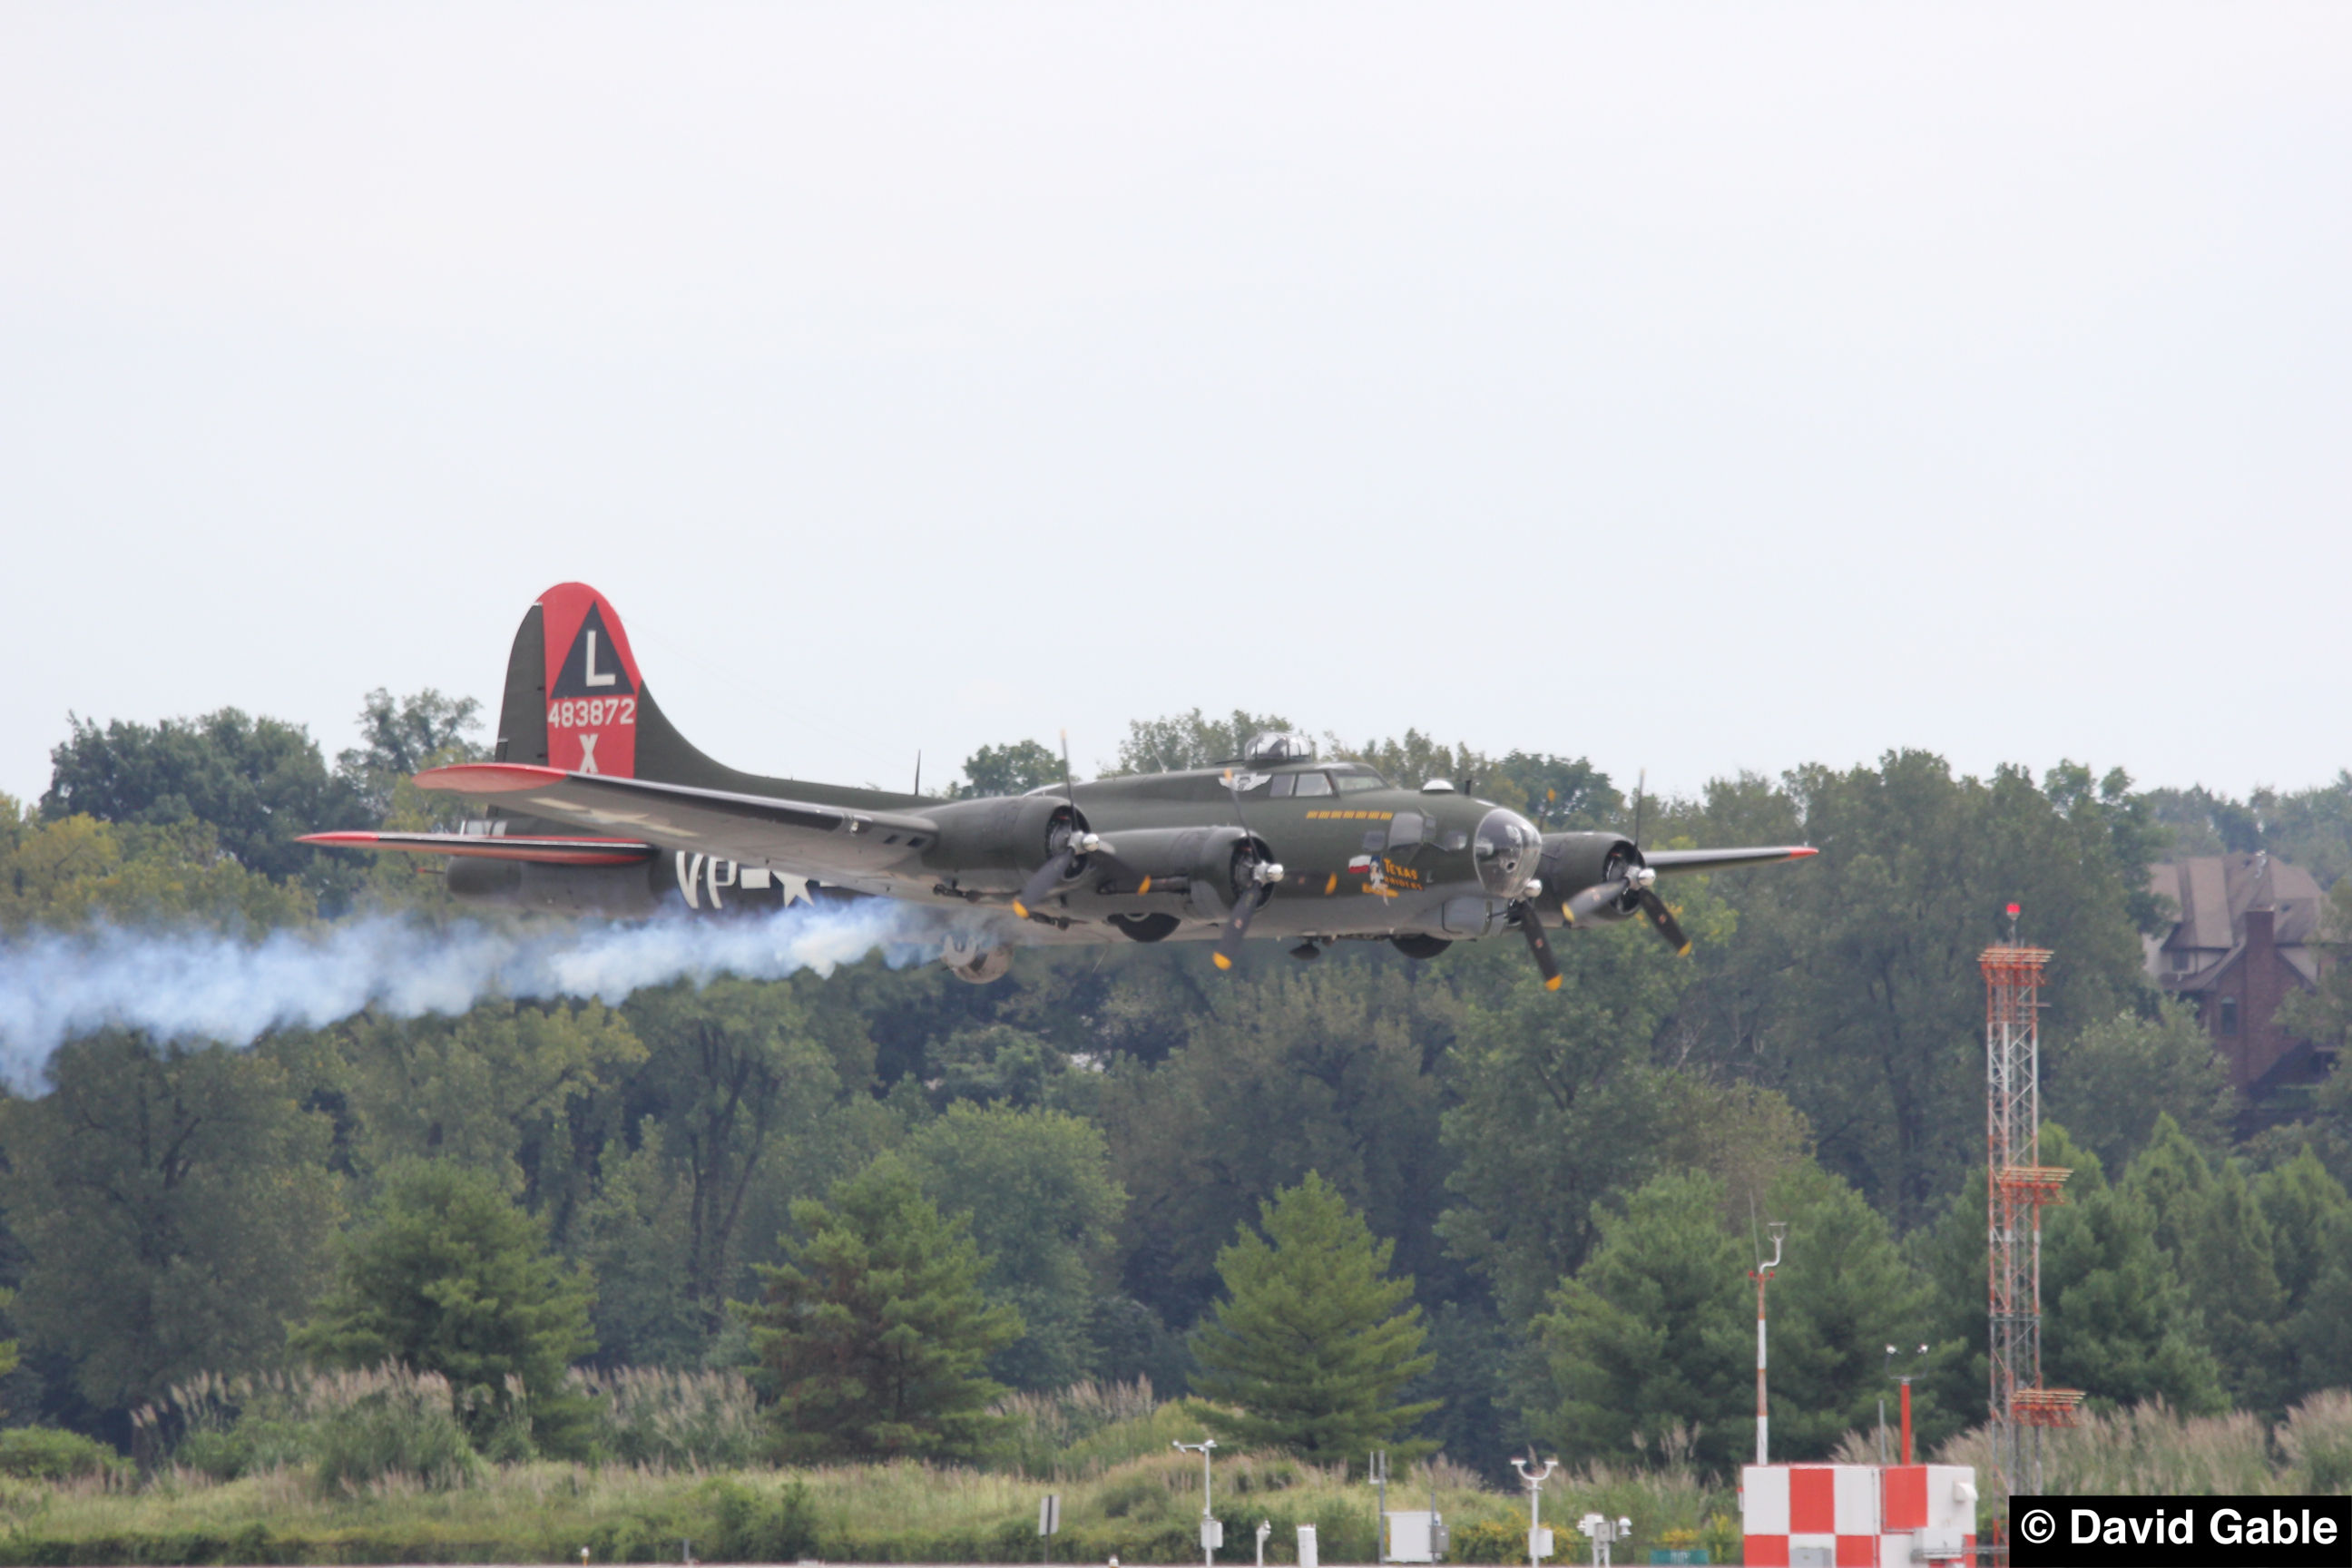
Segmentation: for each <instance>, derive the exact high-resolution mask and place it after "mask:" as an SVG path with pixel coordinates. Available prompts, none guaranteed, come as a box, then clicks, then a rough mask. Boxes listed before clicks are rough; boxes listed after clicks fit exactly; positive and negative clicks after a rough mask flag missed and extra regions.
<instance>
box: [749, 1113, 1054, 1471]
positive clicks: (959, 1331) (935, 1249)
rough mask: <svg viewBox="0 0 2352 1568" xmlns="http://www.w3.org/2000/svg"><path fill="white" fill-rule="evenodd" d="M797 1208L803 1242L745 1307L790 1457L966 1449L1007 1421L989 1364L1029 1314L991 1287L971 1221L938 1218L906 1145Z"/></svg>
mask: <svg viewBox="0 0 2352 1568" xmlns="http://www.w3.org/2000/svg"><path fill="white" fill-rule="evenodd" d="M829 1197H830V1201H829V1203H817V1202H815V1201H814V1200H810V1199H803V1200H802V1201H800V1202H798V1203H795V1204H794V1205H793V1224H794V1225H795V1226H798V1227H799V1228H800V1230H801V1232H802V1233H803V1236H802V1239H800V1240H798V1241H796V1242H793V1243H790V1244H788V1246H787V1249H786V1250H787V1256H788V1258H789V1261H788V1262H786V1263H784V1264H782V1266H780V1267H777V1268H761V1270H760V1272H761V1276H762V1277H763V1278H765V1279H767V1281H768V1291H767V1296H766V1298H765V1299H764V1300H762V1301H761V1302H760V1303H759V1304H758V1305H757V1306H753V1307H749V1308H746V1309H744V1310H743V1315H744V1317H745V1318H746V1319H747V1320H748V1321H749V1322H750V1324H751V1337H752V1342H753V1343H754V1344H755V1345H756V1346H757V1347H758V1350H759V1356H760V1363H761V1377H762V1381H763V1382H765V1383H766V1384H767V1385H768V1392H770V1393H771V1394H773V1395H774V1396H775V1400H776V1417H777V1421H778V1424H779V1426H780V1427H781V1442H780V1447H782V1451H783V1453H784V1455H785V1457H787V1458H792V1459H795V1460H809V1459H833V1458H840V1459H874V1458H900V1457H908V1458H917V1457H920V1458H966V1457H970V1456H971V1455H973V1454H976V1453H978V1452H980V1451H981V1450H982V1448H984V1447H986V1446H987V1444H988V1441H989V1439H990V1438H991V1437H992V1436H994V1434H995V1432H996V1429H997V1427H998V1426H999V1425H1000V1423H999V1421H998V1419H997V1418H996V1417H993V1416H991V1415H989V1414H988V1413H987V1411H988V1405H989V1404H990V1403H991V1402H992V1401H993V1400H994V1399H996V1398H997V1397H998V1396H999V1395H1001V1394H1003V1392H1004V1387H1003V1384H998V1383H994V1382H992V1381H991V1380H990V1379H989V1378H988V1377H987V1376H986V1375H985V1373H984V1371H983V1369H984V1368H985V1367H986V1365H987V1363H988V1358H989V1357H990V1356H992V1355H994V1354H995V1353H996V1352H999V1351H1001V1350H1003V1348H1004V1347H1005V1346H1006V1345H1008V1344H1011V1343H1012V1342H1013V1341H1014V1340H1017V1339H1019V1338H1020V1337H1021V1333H1022V1322H1021V1318H1020V1315H1019V1314H1018V1313H1016V1312H1014V1311H1013V1310H1010V1309H1008V1308H1004V1307H992V1306H990V1305H989V1304H988V1301H987V1300H986V1299H985V1298H984V1297H983V1296H982V1293H981V1289H980V1279H981V1275H982V1270H983V1268H985V1260H984V1259H983V1258H982V1257H981V1254H980V1249H979V1247H975V1246H974V1245H973V1244H972V1241H971V1237H970V1236H968V1235H967V1234H966V1230H967V1227H968V1222H967V1221H966V1220H965V1219H964V1218H962V1217H961V1216H959V1217H958V1218H956V1219H952V1220H950V1219H946V1218H943V1217H941V1215H940V1211H939V1207H938V1205H935V1204H933V1203H932V1202H931V1201H930V1200H929V1198H927V1197H925V1196H923V1194H922V1190H921V1188H920V1187H919V1186H918V1185H917V1184H916V1181H915V1177H914V1175H913V1173H911V1172H909V1171H908V1168H907V1166H906V1164H905V1163H903V1162H902V1161H900V1160H899V1159H898V1158H897V1157H896V1156H895V1155H887V1154H886V1155H884V1156H883V1157H882V1158H880V1159H878V1160H877V1161H875V1162H874V1163H873V1164H871V1165H869V1166H867V1167H866V1169H865V1170H864V1171H863V1172H861V1173H858V1174H857V1175H855V1176H851V1177H847V1178H845V1179H844V1180H842V1181H840V1182H838V1183H835V1185H834V1188H833V1191H832V1193H831V1194H829Z"/></svg>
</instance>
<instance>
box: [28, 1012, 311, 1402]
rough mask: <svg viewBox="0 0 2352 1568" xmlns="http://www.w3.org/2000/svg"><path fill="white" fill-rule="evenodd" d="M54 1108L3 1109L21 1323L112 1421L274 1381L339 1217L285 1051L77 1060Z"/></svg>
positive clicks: (95, 1053)
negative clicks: (146, 1407) (191, 1390)
mask: <svg viewBox="0 0 2352 1568" xmlns="http://www.w3.org/2000/svg"><path fill="white" fill-rule="evenodd" d="M50 1078H51V1082H52V1084H53V1086H54V1087H53V1088H52V1089H51V1091H50V1092H49V1093H48V1094H47V1095H45V1096H43V1097H42V1098H40V1099H37V1100H6V1101H5V1102H0V1140H5V1147H6V1149H7V1152H8V1169H7V1172H6V1173H5V1176H0V1205H5V1210H6V1213H7V1218H8V1225H9V1227H10V1228H11V1229H12V1230H13V1231H14V1232H15V1234H16V1239H17V1241H18V1243H19V1244H20V1245H21V1246H22V1247H23V1248H24V1251H25V1254H26V1270H25V1276H24V1279H23V1284H22V1289H21V1290H20V1292H19V1294H18V1297H17V1300H16V1310H15V1316H16V1321H17V1322H18V1323H19V1324H20V1325H21V1326H22V1327H23V1329H24V1330H25V1331H26V1333H27V1334H28V1335H30V1336H31V1337H32V1338H34V1339H36V1340H37V1341H39V1342H43V1343H45V1344H47V1345H50V1346H54V1347H56V1348H58V1349H59V1350H61V1351H63V1352H65V1353H66V1354H67V1355H68V1357H69V1358H70V1359H71V1361H72V1363H73V1365H74V1369H75V1376H76V1379H77V1381H78V1382H79V1385H80V1387H81V1388H82V1390H83V1391H84V1393H85V1394H86V1395H87V1396H88V1397H89V1400H90V1402H91V1403H92V1404H93V1405H97V1406H98V1407H99V1408H100V1409H107V1408H111V1407H119V1406H121V1405H127V1404H129V1403H131V1402H133V1401H136V1400H140V1399H147V1398H152V1397H154V1396H155V1395H157V1394H161V1393H162V1392H163V1389H164V1388H165V1387H167V1386H168V1385H170V1384H173V1383H174V1382H177V1381H179V1380H182V1379H184V1378H186V1377H189V1376H192V1375H193V1374H194V1373H198V1372H225V1373H226V1372H239V1371H253V1370H259V1369H260V1368H262V1367H264V1366H267V1365H268V1364H269V1363H271V1362H272V1361H273V1360H275V1359H276V1357H277V1356H278V1352H279V1350H280V1348H281V1347H282V1345H283V1343H284V1340H285V1332H286V1330H285V1324H286V1322H287V1320H289V1318H292V1317H294V1316H296V1315H297V1314H299V1312H300V1311H301V1310H303V1308H304V1307H305V1306H306V1305H307V1304H308V1303H309V1301H310V1298H311V1296H312V1295H313V1293H314V1292H315V1291H316V1290H317V1289H318V1288H319V1286H320V1283H321V1282H322V1278H323V1275H324V1272H325V1268H326V1265H327V1261H328V1259H327V1250H326V1249H327V1246H328V1243H329V1240H330V1238H331V1237H332V1235H333V1232H334V1226H335V1223H336V1220H337V1218H338V1217H339V1208H338V1203H337V1197H336V1183H335V1178H334V1177H333V1175H331V1173H329V1172H328V1170H327V1164H326V1156H327V1145H328V1138H329V1131H330V1130H329V1127H328V1123H327V1119H326V1118H325V1117H323V1116H320V1115H317V1114H314V1113H312V1112H310V1111H307V1110H303V1109H302V1106H301V1104H300V1095H301V1091H302V1087H303V1086H302V1083H301V1081H300V1080H299V1078H298V1077H297V1075H296V1074H295V1073H293V1072H291V1071H289V1068H288V1066H287V1063H286V1061H285V1059H284V1058H282V1057H281V1055H280V1053H279V1051H278V1049H277V1048H276V1047H274V1046H264V1047H258V1048H256V1049H254V1050H250V1051H233V1050H228V1049H226V1048H224V1047H205V1048H202V1049H195V1050H188V1049H182V1048H178V1047H156V1046H152V1045H150V1044H149V1043H147V1042H146V1041H145V1040H143V1039H140V1038H136V1037H130V1036H124V1035H116V1034H109V1035H102V1036H99V1037H93V1038H89V1039H85V1040H77V1041H74V1042H72V1043H70V1044H68V1045H67V1046H66V1047H64V1048H63V1049H62V1050H60V1051H59V1052H58V1056H57V1058H55V1060H54V1061H53V1062H52V1063H51V1066H50Z"/></svg>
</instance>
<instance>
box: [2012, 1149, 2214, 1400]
mask: <svg viewBox="0 0 2352 1568" xmlns="http://www.w3.org/2000/svg"><path fill="white" fill-rule="evenodd" d="M2042 1162H2043V1163H2045V1164H2053V1165H2063V1166H2065V1167H2066V1168H2068V1169H2069V1170H2071V1171H2072V1172H2073V1173H2074V1174H2073V1175H2071V1176H2070V1177H2068V1178H2067V1182H2066V1202H2065V1204H2064V1205H2062V1206H2061V1207H2058V1208H2054V1209H2052V1210H2050V1211H2048V1213H2047V1215H2045V1216H2044V1218H2043V1220H2042V1372H2043V1377H2044V1381H2046V1382H2047V1383H2049V1384H2051V1386H2053V1387H2054V1388H2080V1389H2083V1390H2084V1391H2086V1392H2087V1393H2089V1394H2091V1395H2092V1397H2094V1398H2095V1399H2103V1400H2112V1401H2114V1402H2115V1403H2116V1404H2118V1405H2130V1404H2137V1403H2138V1402H2140V1401H2142V1400H2147V1399H2152V1398H2157V1397H2159V1396H2161V1397H2162V1398H2163V1399H2164V1400H2165V1401H2166V1402H2168V1404H2170V1405H2172V1406H2173V1408H2175V1409H2176V1410H2182V1411H2187V1412H2189V1413H2190V1414H2192V1415H2204V1414H2208V1413H2210V1412H2212V1411H2216V1410H2219V1409H2221V1408H2222V1406H2223V1405H2224V1404H2225V1400H2224V1399H2223V1396H2222V1393H2221V1368H2220V1366H2219V1365H2218V1364H2216V1363H2215V1362H2214V1360H2213V1356H2212V1352H2210V1351H2208V1350H2207V1349H2206V1348H2205V1339H2204V1334H2205V1325H2204V1319H2203V1318H2202V1317H2201V1316H2200V1314H2199V1313H2198V1311H2197V1310H2196V1307H2195V1306H2194V1304H2193V1303H2192V1302H2191V1301H2190V1300H2189V1291H2188V1289H2186V1288H2185V1287H2184V1286H2183V1285H2182V1284H2181V1283H2180V1276H2179V1272H2178V1271H2177V1270H2176V1269H2175V1268H2174V1267H2173V1263H2172V1259H2171V1258H2170V1257H2169V1256H2168V1254H2167V1253H2166V1252H2165V1251H2164V1249H2163V1248H2162V1247H2158V1245H2157V1242H2156V1235H2155V1233H2156V1219H2155V1216H2154V1215H2152V1214H2151V1213H2150V1212H2149V1210H2148V1205H2147V1203H2146V1201H2145V1200H2144V1199H2142V1198H2141V1197H2140V1196H2139V1195H2138V1194H2134V1193H2129V1192H2125V1191H2123V1190H2121V1189H2120V1188H2117V1187H2111V1186H2109V1185H2108V1184H2107V1182H2106V1177H2105V1173H2104V1172H2102V1171H2101V1170H2100V1168H2099V1161H2098V1156H2097V1155H2095V1154H2093V1153H2092V1152H2090V1151H2089V1150H2087V1149H2082V1148H2078V1147H2076V1146H2075V1145H2074V1142H2073V1141H2072V1140H2071V1139H2069V1138H2068V1137H2067V1136H2066V1135H2065V1132H2064V1130H2063V1129H2062V1128H2059V1127H2056V1126H2054V1125H2050V1124H2045V1125H2044V1126H2043V1127H2042ZM1981 1190H1982V1189H1981V1188H1979V1192H1981Z"/></svg>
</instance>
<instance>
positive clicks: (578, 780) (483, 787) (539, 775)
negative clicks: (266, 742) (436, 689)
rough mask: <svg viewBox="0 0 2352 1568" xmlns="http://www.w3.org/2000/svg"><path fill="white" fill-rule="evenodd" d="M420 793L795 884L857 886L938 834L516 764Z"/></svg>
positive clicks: (455, 772)
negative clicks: (732, 863) (797, 878)
mask: <svg viewBox="0 0 2352 1568" xmlns="http://www.w3.org/2000/svg"><path fill="white" fill-rule="evenodd" d="M416 784H417V786H418V787H419V788H421V789H429V790H439V791H441V792H443V793H445V794H449V795H462V796H464V797H465V798H467V799H468V800H476V801H481V802H483V803H485V804H488V805H500V806H505V807H507V808H508V809H509V810H513V811H518V812H521V813H523V814H525V815H527V816H537V817H544V818H547V819H548V820H550V821H554V822H565V823H571V824H572V825H574V826H579V827H583V828H586V829H589V830H590V831H592V832H596V833H612V834H626V835H627V836H628V837H630V838H631V839H632V840H641V841H643V842H645V843H646V844H649V845H654V846H657V847H661V848H665V849H680V850H685V851H687V852H688V853H691V854H704V855H711V856H716V857H718V858H722V859H728V860H740V861H742V862H744V863H745V864H748V865H753V866H769V867H773V868H780V869H783V870H789V871H793V872H795V873H798V874H799V875H802V876H818V877H824V876H832V877H857V876H862V875H871V874H875V873H885V872H888V871H890V870H891V869H893V868H898V867H899V866H901V865H903V864H904V863H906V862H909V861H912V860H914V859H916V858H918V857H919V855H920V854H921V852H922V849H923V847H924V846H926V845H928V844H929V843H930V842H931V841H932V840H933V839H935V838H936V837H938V836H939V831H940V829H939V825H938V824H937V823H935V822H933V821H932V820H931V819H930V818H929V817H927V816H914V815H912V814H910V813H907V812H897V811H866V810H861V809H857V808H855V807H846V806H838V805H813V804H810V803H808V802H804V801H794V800H780V799H775V798H772V797H770V796H767V795H737V794H733V793H730V792H729V791H726V790H715V789H697V788H694V787H692V786H691V785H688V784H658V783H656V782H655V781H653V780H651V779H638V778H623V777H620V776H618V775H614V774H606V773H565V772H563V771H562V769H560V768H542V767H534V766H530V765H528V764H525V763H457V765H455V766H452V767H446V768H433V769H429V770H427V771H426V772H425V773H418V774H417V775H416Z"/></svg>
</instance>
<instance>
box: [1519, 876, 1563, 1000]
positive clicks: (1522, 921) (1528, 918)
mask: <svg viewBox="0 0 2352 1568" xmlns="http://www.w3.org/2000/svg"><path fill="white" fill-rule="evenodd" d="M1542 891H1543V884H1542V883H1541V882H1530V883H1528V896H1527V897H1526V898H1524V899H1520V900H1517V902H1515V903H1513V904H1512V905H1511V919H1512V920H1514V921H1517V922H1518V927H1519V931H1520V934H1522V935H1523V936H1525V937H1526V938H1527V939H1528V952H1530V953H1532V954H1534V955H1535V961H1536V968H1537V969H1538V971H1540V972H1541V973H1542V974H1543V983H1544V989H1545V990H1547V991H1557V990H1559V959H1557V958H1554V957H1553V956H1552V952H1551V939H1550V938H1549V937H1548V936H1546V935H1544V928H1543V917H1542V916H1540V915H1538V914H1537V913H1536V899H1537V896H1538V895H1539V894H1540V893H1542Z"/></svg>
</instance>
